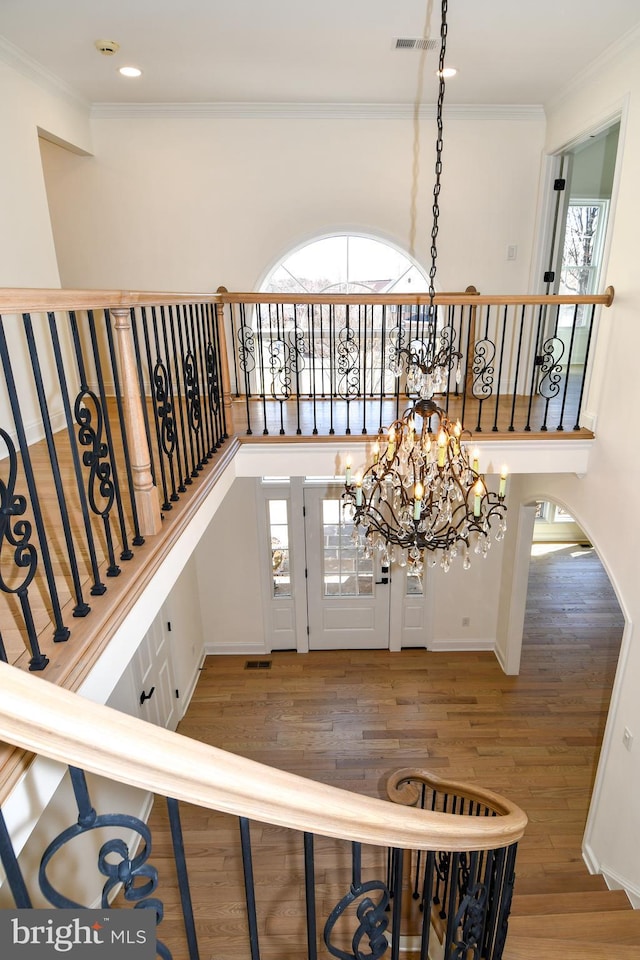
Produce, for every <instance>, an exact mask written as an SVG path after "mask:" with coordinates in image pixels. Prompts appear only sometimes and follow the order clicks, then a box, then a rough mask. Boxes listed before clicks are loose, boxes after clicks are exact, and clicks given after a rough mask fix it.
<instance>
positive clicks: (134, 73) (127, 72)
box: [118, 67, 142, 77]
mask: <svg viewBox="0 0 640 960" xmlns="http://www.w3.org/2000/svg"><path fill="white" fill-rule="evenodd" d="M118 73H120V74H122V76H123V77H141V76H142V70H140V68H139V67H120V69H119V70H118Z"/></svg>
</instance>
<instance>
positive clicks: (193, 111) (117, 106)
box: [91, 103, 544, 121]
mask: <svg viewBox="0 0 640 960" xmlns="http://www.w3.org/2000/svg"><path fill="white" fill-rule="evenodd" d="M435 110H436V108H435V105H434V104H424V105H422V106H421V107H420V108H419V115H420V117H422V118H425V119H432V118H433V117H435V115H436V114H435ZM445 115H446V116H447V117H449V118H450V119H452V120H453V119H461V120H528V121H537V120H543V119H544V110H543V107H542V105H541V104H452V105H451V106H445ZM413 116H414V106H413V104H410V103H94V104H93V105H92V107H91V118H92V119H94V120H143V119H146V120H153V119H165V120H166V119H170V120H410V119H413Z"/></svg>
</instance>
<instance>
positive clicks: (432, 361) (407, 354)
mask: <svg viewBox="0 0 640 960" xmlns="http://www.w3.org/2000/svg"><path fill="white" fill-rule="evenodd" d="M447 8H448V2H447V0H442V13H441V23H440V57H439V63H438V72H437V75H438V103H437V111H436V120H437V129H438V134H437V139H436V164H435V172H436V177H435V183H434V187H433V206H432V210H433V226H432V229H431V267H430V270H429V305H428V312H427V318H426V323H425V328H426V329H425V333H424V335H423V338H422V339H421V340H419V341H415V340H414V341H413V342H412V344H411V347H410V348H409V349H408V348H406V347H402V348H400V349H396V350H395V351H394V350H391V351H390V354H391V357H392V366H393V368H394V369H393V371H392V372H393V373H395V374H396V375H397V376H399V375H400V373H401V372H402V367H403V366H404V367H405V369H406V392H407V394H408V395H412V394H414V395H415V394H417V398H416V399H414V400H413V404H412V406H410V407H409V408H408V409H407V410H406V411H405V412H404V414H403V415H402V418H401V419H400V420H396V421H395V422H394V423H393V424H392V425H391V426H390V427H389V430H388V433H387V445H386V450H384V447H381V445H380V441H379V440H378V441H376V443H375V445H374V448H373V463H372V464H371V465H370V466H369V467H367V468H366V470H365V471H364V473H363V474H362V476H360V475H358V476H357V477H356V479H355V482H354V481H353V479H352V467H351V458H350V457H349V458H348V459H347V463H346V468H345V491H344V493H343V495H342V498H343V503H344V508H345V512H346V515H347V517H348V518H350V519H352V520H353V524H354V529H353V539H354V542H356V543H358V544H359V545H360V546H361V548H362V549H363V550H364V552H365V555H370V554H371V552H372V550H373V549H374V548H375V549H377V550H379V551H380V552H381V554H382V562H383V564H389V563H391V562H394V561H397V562H398V563H400V565H401V566H405V565H406V564H407V562H408V563H410V564H411V565H412V567H413V572H414V573H415V574H416V575H421V574H422V572H423V568H424V556H425V551H428V552H429V554H430V565H432V566H435V564H436V563H437V559H436V555H435V552H436V551H440V552H441V559H440V565H441V567H442V568H443V570H445V571H447V570H449V567H450V565H451V561H452V560H453V559H454V558H455V557H456V556H458V555H459V554H461V555H462V557H463V567H464V569H465V570H468V569H469V567H470V566H471V558H470V552H471V549H473V550H474V551H475V552H476V553H478V554H480V555H481V556H483V557H486V556H487V553H488V551H489V547H490V545H491V539H490V533H491V528H492V526H493V525H494V523H495V524H496V527H497V529H496V532H495V538H496V540H502V538H503V537H504V534H505V531H506V521H505V513H506V509H507V508H506V505H505V503H504V499H505V494H506V485H507V470H506V467H503V468H502V474H501V477H500V486H499V489H498V493H497V494H495V493H493V492H491V491H490V490H489V488H488V487H487V484H486V482H485V479H484V477H483V476H482V474H480V472H479V454H478V452H477V450H474V452H473V461H472V464H471V463H470V461H469V455H468V453H467V451H466V448H465V445H464V443H463V442H462V437H463V434H466V435H467V436H469V435H470V434H469V433H468V431H464V430H463V428H462V424H461V423H460V421H456V422H455V423H453V422H452V421H451V420H450V419H449V417H448V416H447V414H446V412H445V410H444V409H442V407H440V406H438V404H437V403H436V402H435V400H434V399H433V397H434V394H441V393H443V391H445V390H446V388H447V383H448V380H449V375H450V373H451V371H453V369H454V367H455V368H456V372H455V381H456V386H457V385H458V384H459V383H460V380H461V378H462V371H461V367H460V361H461V354H460V353H459V352H457V351H455V350H454V349H453V345H452V342H451V340H449V339H448V338H447V336H442V335H441V334H439V332H438V312H437V307H436V304H435V275H436V259H437V245H436V240H437V236H438V219H439V215H440V202H439V197H440V179H441V174H442V147H443V139H442V129H443V124H442V115H443V104H444V91H445V75H446V73H445V70H446V68H445V53H446V46H447V29H448V27H447ZM401 342H402V340H401V339H400V340H399V343H401ZM463 389H464V388H463ZM416 417H419V418H420V419H421V421H422V424H421V427H420V429H419V430H417V429H416ZM434 429H435V431H436V432H435V433H434ZM382 436H384V432H382Z"/></svg>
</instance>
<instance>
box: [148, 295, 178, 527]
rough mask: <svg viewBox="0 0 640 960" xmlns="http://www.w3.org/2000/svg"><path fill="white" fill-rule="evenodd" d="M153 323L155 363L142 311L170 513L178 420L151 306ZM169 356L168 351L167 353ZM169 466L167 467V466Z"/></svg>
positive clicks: (166, 506)
mask: <svg viewBox="0 0 640 960" xmlns="http://www.w3.org/2000/svg"><path fill="white" fill-rule="evenodd" d="M151 321H152V324H153V335H154V345H155V361H154V360H153V358H152V356H151V338H150V336H149V323H148V317H147V313H146V310H145V308H144V307H143V308H142V332H143V336H144V343H145V353H146V358H147V370H148V376H149V386H150V389H151V403H152V405H153V422H154V424H155V430H156V442H157V444H158V461H159V466H160V481H161V483H162V493H163V503H162V509H163V510H165V511H169V510H172V509H173V502H174V501H176V500H178V499H179V498H178V494H177V492H176V475H175V462H174V455H175V451H176V425H175V419H174V402H173V397H172V391H171V381H170V373H169V370H168V367H167V364H166V363H165V362H164V360H163V358H162V355H161V351H160V345H159V337H158V323H157V316H156V308H155V307H151ZM165 356H166V351H165ZM165 463H166V466H165ZM167 467H168V471H169V482H170V485H171V490H170V491H169V489H168V487H167Z"/></svg>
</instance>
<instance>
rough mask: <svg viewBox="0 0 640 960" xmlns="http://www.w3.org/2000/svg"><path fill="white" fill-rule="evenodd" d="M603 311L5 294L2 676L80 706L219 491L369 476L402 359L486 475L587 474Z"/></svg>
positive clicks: (592, 302) (381, 299)
mask: <svg viewBox="0 0 640 960" xmlns="http://www.w3.org/2000/svg"><path fill="white" fill-rule="evenodd" d="M612 298H613V291H612V289H611V288H609V289H608V290H607V292H606V293H605V294H603V295H602V296H594V297H576V298H570V297H566V296H551V297H520V298H518V297H506V296H501V297H500V296H493V297H489V296H481V295H479V294H478V293H477V292H475V290H474V288H472V287H470V288H468V289H467V291H466V292H465V293H464V294H441V295H438V296H437V297H436V299H435V304H434V310H430V304H429V298H428V297H426V296H407V295H399V296H393V295H379V296H378V295H366V296H364V295H362V296H347V295H336V296H317V295H309V296H300V295H296V296H295V297H287V296H283V295H267V296H263V295H260V294H231V293H228V292H226V291H222V290H221V291H219V292H218V293H217V294H213V295H207V296H202V295H176V294H140V293H129V292H122V291H107V292H105V291H56V290H6V291H4V292H3V293H2V295H1V297H0V315H1V324H0V359H1V362H2V365H3V370H4V379H5V384H6V386H5V387H4V389H3V393H2V397H1V401H0V403H1V410H2V420H1V422H0V438H1V440H2V443H1V444H0V447H1V448H2V449H1V451H0V456H2V460H1V461H0V470H2V474H1V484H2V486H1V487H0V490H1V493H2V500H3V503H2V510H3V526H2V531H1V540H2V543H1V546H2V570H1V574H2V579H1V581H0V585H1V587H2V589H1V590H0V604H1V615H2V616H1V621H0V622H1V623H2V631H1V634H0V657H2V658H3V659H6V660H7V661H8V662H10V663H13V664H16V665H18V666H20V667H23V668H25V669H29V670H32V671H33V670H36V671H41V670H42V671H45V672H46V676H47V677H48V678H50V679H51V680H54V681H55V682H57V683H59V684H62V685H64V686H68V687H70V688H71V689H75V688H77V687H78V685H79V684H80V683H81V682H82V679H83V677H84V676H86V674H87V672H88V671H89V670H90V668H91V665H92V664H93V663H94V662H95V659H96V657H97V656H98V655H99V654H100V652H101V651H102V650H103V649H104V647H105V645H106V644H108V643H109V640H110V638H111V637H112V636H113V635H114V633H115V631H117V629H118V627H119V626H120V625H121V624H122V623H123V622H124V619H125V618H126V615H127V612H128V611H130V610H131V608H132V605H133V603H134V602H135V599H136V597H137V596H138V595H139V594H140V592H141V591H142V590H143V589H144V588H145V585H146V584H147V583H148V582H149V579H150V577H151V576H152V573H153V571H154V570H155V569H157V567H158V565H159V564H160V563H161V561H162V557H163V556H164V555H165V554H166V552H167V550H168V549H169V547H170V545H171V544H174V543H176V542H177V540H178V539H179V537H180V535H181V533H182V532H183V531H184V530H185V529H186V527H187V525H188V524H189V522H190V521H192V520H193V518H194V517H195V516H196V514H197V511H198V510H199V509H200V508H202V507H203V505H204V504H205V503H206V502H207V498H208V497H209V496H210V494H211V491H213V490H214V489H215V488H216V485H217V483H218V481H219V480H220V478H221V477H226V480H225V483H226V484H227V485H228V484H229V483H230V482H231V480H232V478H233V476H239V475H245V476H250V475H255V476H260V475H264V474H271V475H283V474H287V475H304V474H305V473H307V474H309V473H313V474H314V475H328V474H331V475H335V474H336V473H339V472H340V469H343V467H341V466H340V464H341V463H342V460H341V458H344V452H345V451H346V450H348V449H349V448H354V447H357V449H359V450H360V453H361V455H362V456H363V457H366V455H367V447H366V446H365V447H362V446H360V445H362V444H365V445H366V444H370V443H371V442H372V441H373V440H375V437H376V436H377V435H378V433H379V432H380V431H382V430H385V429H386V428H387V427H388V426H389V424H390V423H392V422H393V421H394V420H395V419H396V418H397V417H398V416H400V414H401V413H402V411H403V410H404V409H405V408H406V407H407V406H408V405H410V404H411V402H412V401H411V397H412V396H415V391H416V389H417V388H416V384H415V383H412V382H410V376H411V372H410V369H409V364H408V363H407V357H408V356H413V357H416V356H417V357H423V356H426V355H427V354H428V353H429V351H432V353H433V352H436V353H437V352H438V351H442V352H443V353H444V354H446V355H447V357H448V360H447V366H446V382H444V383H441V384H440V385H439V387H438V395H437V397H436V399H437V401H438V403H439V404H440V405H441V406H442V407H443V408H444V410H445V411H446V412H447V414H448V415H449V416H450V417H451V418H452V419H455V418H459V419H460V420H461V422H462V425H463V428H464V430H465V435H466V436H468V438H469V440H470V441H471V442H473V443H474V444H478V445H479V446H480V448H481V449H482V450H483V453H482V456H483V458H485V460H484V462H488V464H489V468H488V469H487V471H486V472H487V473H491V472H492V471H493V472H497V471H498V470H499V465H500V463H501V462H507V463H509V466H510V469H511V471H512V472H518V471H520V472H523V471H529V472H530V471H545V470H553V471H554V472H561V471H565V470H572V471H576V472H585V471H586V469H587V462H588V449H589V446H590V445H591V443H592V442H593V438H594V433H593V431H592V430H591V429H590V425H588V424H585V422H584V421H585V414H584V401H585V397H586V393H587V387H588V382H589V374H590V360H591V356H592V351H593V343H594V332H595V329H596V324H597V322H598V311H599V310H600V309H601V308H602V307H607V306H608V305H610V304H611V302H612ZM550 442H551V451H552V452H551V454H550V452H549V451H550V448H549V443H550ZM283 444H286V445H287V446H286V448H285V447H283ZM485 445H486V450H487V451H488V452H487V453H486V455H485V452H484V450H485ZM541 449H544V453H543V454H541V452H540V451H541ZM336 451H337V454H336ZM223 488H224V489H226V487H225V486H224V484H223V485H222V486H221V487H219V490H218V495H219V496H220V497H221V496H222V493H221V492H220V491H221V490H222V489H223ZM213 509H215V507H214V508H213Z"/></svg>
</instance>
